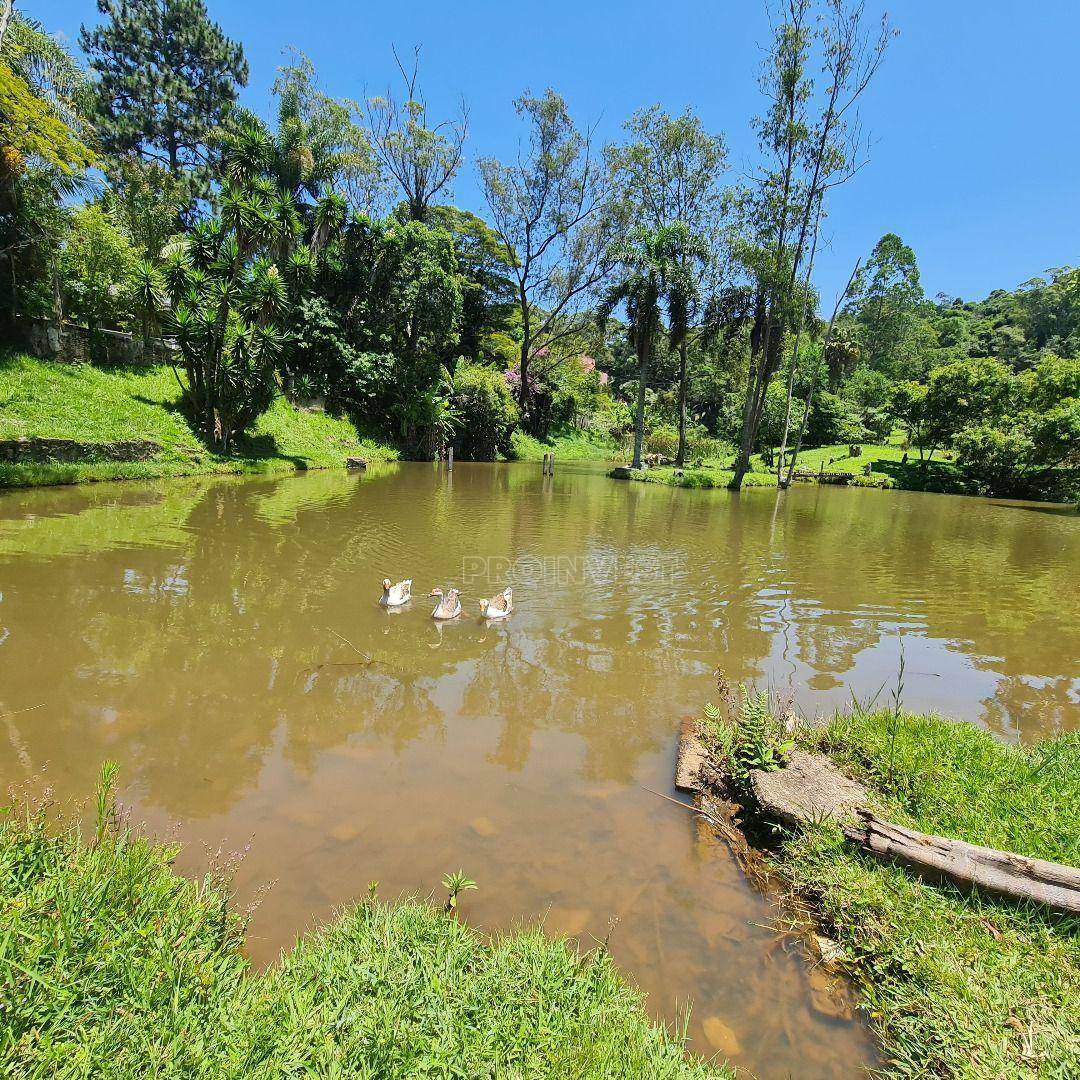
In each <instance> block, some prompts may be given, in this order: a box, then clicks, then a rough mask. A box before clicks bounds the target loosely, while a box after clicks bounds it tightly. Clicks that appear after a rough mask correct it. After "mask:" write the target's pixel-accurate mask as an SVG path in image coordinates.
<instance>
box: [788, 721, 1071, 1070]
mask: <svg viewBox="0 0 1080 1080" xmlns="http://www.w3.org/2000/svg"><path fill="white" fill-rule="evenodd" d="M813 741H814V742H815V743H816V744H817V745H818V746H820V747H821V748H824V749H826V750H828V751H829V752H830V753H831V754H832V756H833V757H834V758H835V759H836V760H837V761H839V762H840V763H841V764H842V765H843V766H844V767H845V768H846V769H847V771H849V772H850V773H851V774H852V775H854V776H857V777H859V778H860V779H863V780H864V781H866V782H868V784H869V785H870V786H871V788H872V790H873V791H874V793H875V795H876V797H877V798H878V800H879V801H880V803H881V809H882V811H883V813H884V814H885V815H886V816H887V817H889V818H890V819H892V820H895V821H897V822H899V823H901V824H907V825H910V826H912V827H914V828H916V829H919V830H920V831H923V832H929V833H935V834H938V835H944V836H951V837H956V838H958V839H962V840H967V841H969V842H971V843H975V844H982V845H987V846H990V847H995V848H1001V849H1004V850H1008V851H1013V852H1017V853H1019V854H1022V855H1029V856H1033V857H1038V858H1043V859H1050V860H1053V861H1057V862H1064V863H1068V864H1070V865H1073V866H1080V830H1078V829H1077V822H1078V821H1080V733H1072V734H1070V735H1066V736H1063V737H1061V738H1059V739H1056V740H1052V741H1048V742H1044V743H1041V744H1039V745H1037V746H1033V747H1012V746H1007V745H1005V744H1003V743H1000V742H998V741H997V740H995V739H994V738H993V737H992V736H991V735H989V734H987V733H986V732H984V731H982V730H979V729H977V728H975V727H973V726H971V725H967V724H955V723H951V722H948V721H946V720H942V719H939V718H936V717H931V716H907V715H902V716H900V717H899V719H897V718H895V717H894V716H893V714H891V713H866V712H856V713H855V714H854V715H852V716H841V717H837V718H836V719H834V720H833V721H832V723H831V724H830V725H829V726H828V728H827V729H826V730H825V731H824V733H819V734H817V735H815V736H813ZM776 861H777V863H778V865H779V866H780V867H781V868H782V870H783V872H784V873H785V874H787V875H788V876H790V878H791V879H792V881H793V884H794V886H795V888H796V889H797V890H798V891H799V892H801V893H802V894H804V895H805V896H808V897H810V898H811V900H812V903H813V906H814V907H815V909H816V911H817V913H818V915H819V916H820V918H821V920H822V921H823V922H824V924H825V926H826V927H827V929H828V930H829V932H830V933H831V934H832V936H834V937H836V938H837V939H838V940H839V941H840V943H841V944H842V946H843V947H844V949H845V952H846V955H847V958H848V962H849V965H850V967H851V969H852V970H853V972H854V973H855V974H856V976H857V978H858V979H859V981H860V983H861V984H862V986H863V988H864V991H865V1001H866V1006H867V1008H868V1009H869V1011H870V1015H871V1017H873V1019H874V1022H875V1024H876V1025H877V1027H878V1028H879V1029H880V1031H881V1034H882V1039H883V1044H884V1050H885V1054H886V1057H887V1061H888V1065H887V1067H886V1068H885V1069H884V1070H883V1071H884V1072H885V1074H886V1075H889V1076H897V1077H912V1078H914V1077H925V1076H949V1077H966V1078H973V1080H990V1078H999V1077H1030V1078H1034V1077H1039V1078H1043V1080H1045V1078H1062V1080H1064V1078H1066V1077H1075V1076H1078V1075H1080V919H1076V918H1066V917H1059V916H1054V915H1051V914H1049V913H1047V912H1045V911H1044V910H1042V909H1038V908H1035V907H1034V906H1031V905H1021V904H1012V903H1009V902H1005V901H1000V902H999V901H995V900H993V899H992V898H990V897H989V896H986V895H982V894H979V893H975V894H973V895H970V896H964V895H962V894H961V893H959V892H958V891H956V890H954V889H952V888H949V887H947V886H934V885H930V884H926V883H924V882H922V881H921V880H920V879H919V878H917V877H916V876H914V875H913V874H912V873H910V872H908V871H905V870H904V869H902V868H900V867H896V866H890V865H886V864H883V863H880V862H877V861H875V860H872V859H870V858H869V857H867V856H863V855H862V854H860V853H858V852H857V851H856V850H855V849H854V848H853V847H852V846H851V845H849V844H847V843H846V842H845V841H844V840H843V838H842V836H841V834H840V833H839V831H838V830H837V829H836V828H834V827H830V826H820V827H816V828H811V829H808V830H806V831H804V832H802V833H800V834H798V835H797V836H794V837H793V838H790V839H788V840H786V841H785V842H784V844H783V846H782V848H781V849H780V851H779V853H778V855H777V857H776Z"/></svg>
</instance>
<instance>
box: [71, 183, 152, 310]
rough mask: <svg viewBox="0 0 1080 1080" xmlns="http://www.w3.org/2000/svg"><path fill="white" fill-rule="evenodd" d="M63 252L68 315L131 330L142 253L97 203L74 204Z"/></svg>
mask: <svg viewBox="0 0 1080 1080" xmlns="http://www.w3.org/2000/svg"><path fill="white" fill-rule="evenodd" d="M70 222H71V223H70V227H69V231H68V235H67V238H66V240H65V241H64V247H63V250H62V252H61V255H60V272H61V277H62V282H63V284H62V291H63V295H64V308H65V312H66V314H67V315H68V316H69V318H71V319H72V320H73V321H74V322H77V323H82V324H84V325H85V326H88V327H89V328H90V329H91V330H96V329H98V328H99V327H101V328H104V329H111V330H122V329H126V328H127V324H128V320H129V318H130V316H131V313H132V308H133V306H134V302H135V288H136V281H137V274H138V263H139V252H138V249H137V248H136V247H135V245H134V244H133V243H132V242H131V240H130V238H129V237H127V236H126V235H125V234H124V233H123V231H122V230H121V229H119V228H118V227H117V225H116V222H115V221H114V220H113V218H112V216H111V215H110V214H109V213H108V211H107V210H106V209H105V208H104V207H103V206H101V205H99V204H97V203H89V204H87V205H85V206H80V207H76V208H75V209H74V210H73V211H72V212H71V219H70Z"/></svg>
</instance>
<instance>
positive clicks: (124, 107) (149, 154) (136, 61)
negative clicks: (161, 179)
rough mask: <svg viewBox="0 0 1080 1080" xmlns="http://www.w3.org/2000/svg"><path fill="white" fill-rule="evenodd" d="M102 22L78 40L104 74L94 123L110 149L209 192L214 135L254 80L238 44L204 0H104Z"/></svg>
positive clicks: (197, 190) (195, 194)
mask: <svg viewBox="0 0 1080 1080" xmlns="http://www.w3.org/2000/svg"><path fill="white" fill-rule="evenodd" d="M97 6H98V11H99V12H100V13H101V14H102V16H104V19H103V21H102V23H101V24H100V25H98V26H95V27H93V28H88V27H86V26H84V27H83V28H82V31H81V33H80V35H79V43H80V44H81V45H82V48H83V50H84V51H85V52H86V54H87V56H88V57H89V61H90V67H91V69H92V70H93V72H94V73H95V75H96V76H97V78H96V80H95V85H94V98H95V101H94V105H95V114H96V115H95V125H96V129H97V131H98V135H99V139H100V144H101V147H102V149H103V150H104V151H105V152H106V153H107V154H112V155H116V156H120V155H124V154H136V155H138V156H139V157H140V158H142V159H143V160H146V161H154V162H157V163H158V164H159V165H163V166H164V167H165V168H167V169H168V170H169V172H170V173H171V174H172V175H173V176H175V177H178V178H179V177H186V178H187V180H188V182H189V183H190V185H191V195H192V196H193V197H195V198H197V197H200V196H202V195H205V193H206V191H207V189H208V184H209V178H210V169H209V166H210V164H211V163H212V161H213V158H214V150H213V132H214V130H215V129H216V128H217V127H219V126H220V124H221V123H222V121H223V119H224V117H225V115H226V114H227V113H228V111H229V109H230V108H231V107H232V105H233V104H234V103H235V101H236V98H237V92H238V88H239V87H241V86H246V85H247V79H248V65H247V60H245V59H244V50H243V48H242V47H241V46H240V45H239V43H237V42H235V41H232V40H230V39H229V38H227V37H226V36H225V34H224V33H223V32H222V29H221V27H220V26H218V24H217V23H214V22H211V21H210V17H209V14H208V12H207V10H206V4H205V2H204V0H97Z"/></svg>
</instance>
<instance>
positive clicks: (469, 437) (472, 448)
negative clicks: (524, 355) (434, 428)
mask: <svg viewBox="0 0 1080 1080" xmlns="http://www.w3.org/2000/svg"><path fill="white" fill-rule="evenodd" d="M453 406H454V411H455V412H456V414H457V416H458V422H459V430H458V434H457V441H456V443H455V445H456V446H457V449H458V452H459V454H460V456H461V457H462V458H465V459H468V460H471V461H494V460H495V455H496V454H497V453H498V452H499V451H502V452H504V453H505V452H506V451H508V450H509V448H510V447H509V440H510V432H511V431H512V430H513V429H514V427H515V426H516V424H517V421H518V411H517V405H516V404H515V402H514V398H513V395H512V394H511V393H510V387H509V386H508V385H507V382H506V378H505V377H504V375H503V373H502V372H501V371H496V370H495V369H494V368H490V367H485V366H484V365H483V364H476V363H472V362H470V361H468V360H461V361H459V362H458V365H457V369H456V370H455V371H454V394H453Z"/></svg>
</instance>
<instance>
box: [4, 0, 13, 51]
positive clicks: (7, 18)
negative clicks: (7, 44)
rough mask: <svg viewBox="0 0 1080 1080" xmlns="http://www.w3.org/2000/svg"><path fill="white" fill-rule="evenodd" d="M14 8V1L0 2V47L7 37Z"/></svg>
mask: <svg viewBox="0 0 1080 1080" xmlns="http://www.w3.org/2000/svg"><path fill="white" fill-rule="evenodd" d="M14 8H15V0H0V47H2V46H3V44H4V37H5V36H6V35H7V30H8V26H9V25H10V23H11V13H12V11H13V10H14Z"/></svg>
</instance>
